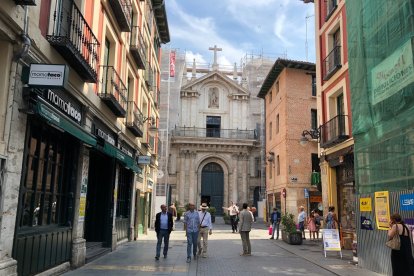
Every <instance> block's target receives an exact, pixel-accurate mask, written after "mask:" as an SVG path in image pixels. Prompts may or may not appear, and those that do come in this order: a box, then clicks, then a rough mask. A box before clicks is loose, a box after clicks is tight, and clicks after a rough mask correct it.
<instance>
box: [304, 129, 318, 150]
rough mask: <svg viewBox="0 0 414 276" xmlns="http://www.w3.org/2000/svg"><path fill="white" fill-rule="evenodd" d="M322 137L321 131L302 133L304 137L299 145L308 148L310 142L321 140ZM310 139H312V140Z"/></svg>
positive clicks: (305, 131) (314, 130) (312, 130)
mask: <svg viewBox="0 0 414 276" xmlns="http://www.w3.org/2000/svg"><path fill="white" fill-rule="evenodd" d="M320 136H321V133H320V131H319V129H311V130H304V131H303V132H302V137H301V138H300V140H299V143H300V144H301V146H306V144H307V143H308V141H309V140H314V139H319V138H320ZM308 137H310V139H309V138H308Z"/></svg>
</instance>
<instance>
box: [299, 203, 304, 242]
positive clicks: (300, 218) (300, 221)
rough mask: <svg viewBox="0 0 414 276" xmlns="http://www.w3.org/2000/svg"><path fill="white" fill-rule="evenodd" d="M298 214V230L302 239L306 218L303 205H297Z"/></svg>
mask: <svg viewBox="0 0 414 276" xmlns="http://www.w3.org/2000/svg"><path fill="white" fill-rule="evenodd" d="M299 212H300V213H299V215H298V224H299V230H300V232H301V233H302V239H304V240H306V237H305V220H306V213H305V208H304V207H303V206H300V207H299Z"/></svg>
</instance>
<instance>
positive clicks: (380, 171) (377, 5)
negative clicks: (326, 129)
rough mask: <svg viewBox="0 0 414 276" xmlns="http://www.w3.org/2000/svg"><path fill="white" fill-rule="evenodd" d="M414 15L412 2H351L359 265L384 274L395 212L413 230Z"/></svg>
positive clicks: (348, 6) (387, 268) (388, 264)
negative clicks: (388, 236)
mask: <svg viewBox="0 0 414 276" xmlns="http://www.w3.org/2000/svg"><path fill="white" fill-rule="evenodd" d="M413 11H414V3H413V1H406V0H402V1H397V2H395V1H385V0H380V1H372V0H369V1H362V2H359V1H347V2H346V12H347V16H348V17H349V18H353V19H355V20H352V21H351V20H349V21H348V22H347V29H348V45H349V76H350V84H351V90H352V95H351V103H352V113H353V118H352V123H353V134H354V138H355V172H356V174H355V179H356V191H357V199H358V201H359V202H358V201H357V217H358V220H359V218H361V222H364V223H361V224H360V223H358V225H357V233H358V265H359V266H361V267H364V268H367V269H370V270H373V271H376V272H378V273H381V274H385V275H391V274H392V269H391V268H392V267H391V258H390V249H389V248H387V247H386V246H384V243H385V240H386V236H387V230H388V227H389V220H390V215H391V214H393V213H399V214H400V215H401V217H402V219H403V220H404V222H405V224H406V225H407V226H408V227H409V229H410V230H411V232H412V231H413V230H414V219H413V218H414V181H413V179H414V158H413V157H414V147H413V139H414V124H413V118H414V92H413V90H414V78H413V77H414V70H413V68H414V66H413V35H414V23H413V21H412V20H408V19H411V18H412V17H413ZM366 202H368V203H369V202H372V204H371V206H368V208H367V204H363V203H366ZM367 226H368V227H367ZM379 241H381V242H379ZM413 249H414V248H413ZM394 274H395V273H394Z"/></svg>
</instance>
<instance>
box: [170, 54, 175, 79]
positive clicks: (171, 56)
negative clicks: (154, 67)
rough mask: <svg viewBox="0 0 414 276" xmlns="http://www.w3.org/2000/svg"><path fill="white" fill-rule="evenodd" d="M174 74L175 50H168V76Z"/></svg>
mask: <svg viewBox="0 0 414 276" xmlns="http://www.w3.org/2000/svg"><path fill="white" fill-rule="evenodd" d="M174 76H175V51H172V52H170V77H171V78H173V77H174Z"/></svg>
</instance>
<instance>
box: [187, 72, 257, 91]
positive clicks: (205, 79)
mask: <svg viewBox="0 0 414 276" xmlns="http://www.w3.org/2000/svg"><path fill="white" fill-rule="evenodd" d="M210 82H219V83H220V82H221V83H224V85H225V86H227V87H229V88H232V90H233V91H234V93H232V95H241V96H249V91H248V90H247V89H246V88H244V87H242V86H241V85H239V84H238V83H236V82H234V81H233V80H231V79H230V78H229V77H227V76H226V75H224V74H223V73H220V72H218V71H214V72H210V73H208V74H206V75H204V76H202V77H200V78H198V79H195V80H193V81H191V82H189V83H187V84H185V85H184V86H183V87H181V91H182V92H183V91H195V90H196V89H194V87H195V86H202V85H203V83H210ZM222 85H223V84H222Z"/></svg>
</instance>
